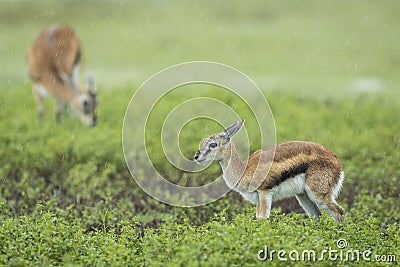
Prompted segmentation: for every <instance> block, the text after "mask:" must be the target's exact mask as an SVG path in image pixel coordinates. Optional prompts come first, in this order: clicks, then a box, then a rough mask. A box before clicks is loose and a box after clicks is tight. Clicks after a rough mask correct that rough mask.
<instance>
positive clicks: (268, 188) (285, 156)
mask: <svg viewBox="0 0 400 267" xmlns="http://www.w3.org/2000/svg"><path fill="white" fill-rule="evenodd" d="M242 126H243V122H235V123H233V124H232V125H230V126H229V127H228V128H226V129H225V130H224V131H223V132H221V133H217V134H214V135H211V136H210V137H208V138H206V139H204V140H203V141H202V142H201V144H200V150H198V151H197V152H196V154H195V157H194V159H195V160H196V162H197V163H199V164H204V163H207V162H211V161H218V162H219V164H220V165H221V167H222V171H223V178H224V180H225V182H226V184H227V185H228V186H229V187H230V188H232V189H233V190H235V191H237V192H239V193H240V194H242V195H243V197H244V198H245V199H247V200H249V201H250V202H252V203H253V204H256V206H257V212H256V217H257V218H268V217H269V215H270V210H271V204H272V202H273V201H276V200H280V199H284V198H288V197H292V196H295V197H296V198H297V200H298V201H299V203H300V205H301V206H302V207H303V209H304V210H305V211H306V212H307V213H308V214H309V215H310V216H315V219H316V220H319V218H320V216H321V212H320V209H323V210H325V211H326V212H328V213H329V214H330V215H332V216H333V218H334V219H335V220H336V221H338V222H342V221H343V219H344V213H345V211H344V209H343V208H342V207H341V206H339V205H338V204H337V203H336V201H335V199H336V197H337V195H338V193H339V191H340V188H341V186H342V182H343V179H344V175H343V171H342V165H341V163H340V161H339V159H338V158H337V156H336V155H335V154H333V153H332V152H331V151H329V150H328V149H326V148H325V147H323V146H321V145H319V144H316V143H311V142H301V141H292V142H287V143H282V144H279V145H276V146H274V147H270V148H267V149H264V150H258V151H256V152H254V153H253V154H252V155H251V156H250V157H249V158H248V159H247V161H246V162H242V161H241V160H240V158H239V155H238V153H237V151H236V148H235V145H234V144H233V142H232V141H231V138H232V137H233V136H234V135H235V134H236V133H237V132H238V131H239V130H240V128H242Z"/></svg>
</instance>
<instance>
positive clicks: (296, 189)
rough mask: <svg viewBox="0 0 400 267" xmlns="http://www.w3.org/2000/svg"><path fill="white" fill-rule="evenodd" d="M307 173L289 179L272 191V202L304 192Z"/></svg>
mask: <svg viewBox="0 0 400 267" xmlns="http://www.w3.org/2000/svg"><path fill="white" fill-rule="evenodd" d="M305 177H306V174H305V173H302V174H298V175H296V176H294V177H291V178H289V179H287V180H286V181H284V182H282V183H281V184H279V185H278V186H276V187H273V188H272V189H271V192H272V201H276V200H280V199H285V198H289V197H293V196H295V195H296V194H301V193H303V192H304V188H305V185H306V184H305V180H304V178H305Z"/></svg>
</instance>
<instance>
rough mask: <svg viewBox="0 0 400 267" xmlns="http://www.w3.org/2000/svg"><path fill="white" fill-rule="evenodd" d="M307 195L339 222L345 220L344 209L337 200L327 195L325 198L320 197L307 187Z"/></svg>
mask: <svg viewBox="0 0 400 267" xmlns="http://www.w3.org/2000/svg"><path fill="white" fill-rule="evenodd" d="M306 192H307V196H308V197H309V198H310V199H311V200H312V201H313V202H314V203H315V204H316V205H317V206H318V208H319V209H320V210H324V211H326V212H327V213H328V214H330V215H331V216H332V217H333V218H334V219H335V220H336V221H337V222H343V220H344V214H345V211H344V209H343V208H342V207H341V206H339V205H338V204H337V203H336V201H335V200H334V199H333V198H332V197H330V196H327V198H325V199H318V198H317V197H316V196H315V194H314V193H313V192H312V191H311V190H310V189H309V188H307V187H306Z"/></svg>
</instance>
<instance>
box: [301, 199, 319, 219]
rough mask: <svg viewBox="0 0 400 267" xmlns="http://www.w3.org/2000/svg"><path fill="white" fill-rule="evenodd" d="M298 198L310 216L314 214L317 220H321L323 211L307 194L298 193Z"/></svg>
mask: <svg viewBox="0 0 400 267" xmlns="http://www.w3.org/2000/svg"><path fill="white" fill-rule="evenodd" d="M296 199H297V201H298V202H299V204H300V206H301V207H302V208H303V209H304V211H305V212H307V214H308V215H309V216H310V217H312V216H314V217H315V220H316V221H319V217H320V216H321V211H320V210H319V209H318V207H317V205H316V204H315V203H314V202H312V200H311V199H310V198H309V197H308V196H307V195H306V194H297V195H296Z"/></svg>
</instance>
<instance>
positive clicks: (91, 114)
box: [73, 77, 97, 127]
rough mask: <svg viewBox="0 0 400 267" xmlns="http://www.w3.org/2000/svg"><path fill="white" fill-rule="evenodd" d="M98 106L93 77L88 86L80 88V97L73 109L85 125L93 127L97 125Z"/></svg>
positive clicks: (89, 78)
mask: <svg viewBox="0 0 400 267" xmlns="http://www.w3.org/2000/svg"><path fill="white" fill-rule="evenodd" d="M96 106H97V96H96V91H95V84H94V80H93V78H92V77H88V81H87V86H86V87H83V88H79V96H78V98H77V101H76V102H75V103H74V104H73V108H74V109H75V111H77V113H78V115H79V117H80V119H81V121H82V122H83V123H85V124H87V125H88V126H90V127H93V126H95V125H96V123H97V116H96Z"/></svg>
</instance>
